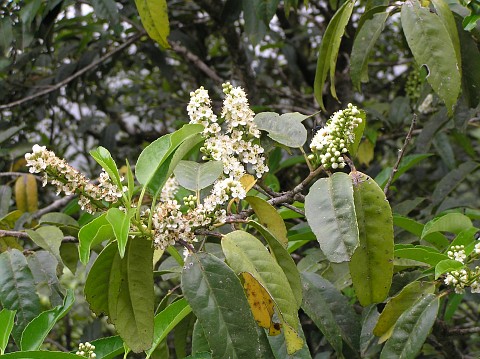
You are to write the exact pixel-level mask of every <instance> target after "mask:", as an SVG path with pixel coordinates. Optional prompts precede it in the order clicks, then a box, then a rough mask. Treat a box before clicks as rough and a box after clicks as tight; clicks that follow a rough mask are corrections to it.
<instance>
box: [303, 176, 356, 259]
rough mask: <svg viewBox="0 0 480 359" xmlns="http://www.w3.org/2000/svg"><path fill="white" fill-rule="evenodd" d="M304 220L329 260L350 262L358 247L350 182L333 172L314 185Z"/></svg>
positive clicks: (348, 179)
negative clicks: (305, 219)
mask: <svg viewBox="0 0 480 359" xmlns="http://www.w3.org/2000/svg"><path fill="white" fill-rule="evenodd" d="M305 216H306V217H307V220H308V224H309V225H310V227H311V228H312V231H313V233H315V236H316V237H317V240H318V243H320V248H321V249H322V252H323V253H324V254H325V256H326V257H327V258H328V260H329V261H331V262H335V263H340V262H347V261H349V260H350V258H351V257H352V255H353V253H354V252H355V249H356V248H357V247H358V243H359V239H358V238H359V237H358V236H359V232H358V225H357V218H356V214H355V204H354V198H353V186H352V180H351V178H350V177H349V176H348V175H347V174H345V173H342V172H336V173H334V174H333V175H332V176H330V177H327V178H320V179H319V180H318V181H317V182H315V183H314V184H313V185H312V187H311V188H310V191H309V192H308V194H307V196H306V197H305Z"/></svg>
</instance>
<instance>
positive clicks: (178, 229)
mask: <svg viewBox="0 0 480 359" xmlns="http://www.w3.org/2000/svg"><path fill="white" fill-rule="evenodd" d="M223 92H224V94H225V99H224V102H223V108H222V111H221V117H220V118H219V117H217V116H216V115H215V114H214V113H213V111H212V108H211V100H210V98H209V96H208V92H207V91H206V90H205V89H204V88H203V87H201V88H199V89H198V90H196V91H194V92H192V93H191V99H190V103H189V104H188V107H187V111H188V115H189V117H190V123H199V124H202V125H203V126H204V130H203V136H204V138H205V144H204V146H203V147H202V148H201V151H202V152H203V154H204V156H203V160H217V161H221V162H222V163H223V168H224V171H223V172H224V173H223V175H222V176H220V178H219V179H217V181H216V182H215V183H214V184H213V186H212V190H211V192H210V194H208V195H206V196H205V197H204V198H203V199H202V200H200V198H197V195H199V194H195V195H190V196H187V197H185V198H184V199H183V203H179V202H178V201H177V200H176V199H175V193H176V191H177V189H178V187H179V184H178V182H177V181H176V180H175V178H174V177H171V178H170V179H168V181H167V183H166V184H165V186H164V187H163V189H162V192H161V195H160V198H158V200H157V202H158V203H157V205H156V206H154V207H153V208H152V209H146V210H143V211H142V212H140V215H139V218H137V220H135V221H132V224H131V228H130V229H131V232H136V233H142V234H144V235H147V236H150V235H151V237H152V238H153V241H154V244H155V246H156V247H157V248H161V249H164V248H166V247H167V246H169V245H173V244H175V243H177V242H179V241H182V242H184V243H192V242H193V241H196V237H195V231H196V230H197V229H207V230H213V229H214V228H215V227H216V226H218V225H220V224H223V223H225V221H226V215H227V214H226V210H225V209H224V208H223V207H224V206H225V204H226V203H228V202H229V201H230V200H232V199H243V198H245V196H246V191H245V188H244V187H243V185H242V184H241V182H240V179H241V178H242V177H243V176H245V175H247V174H248V173H252V174H254V175H255V176H256V177H258V178H260V177H262V175H263V174H264V173H266V172H268V167H267V165H266V164H265V157H264V156H263V153H264V149H263V148H262V147H261V146H260V131H259V130H258V128H257V126H256V124H255V123H254V122H253V118H254V112H253V111H252V110H251V109H250V107H249V104H248V99H247V96H246V94H245V92H244V91H243V89H242V88H240V87H233V86H232V85H231V84H230V83H225V84H223ZM25 159H26V160H27V166H29V167H30V172H32V173H43V185H46V184H47V182H49V183H51V184H53V185H54V186H56V188H57V193H58V194H60V193H62V192H63V193H65V194H66V195H71V194H76V195H78V196H79V200H78V203H79V204H80V206H81V208H82V209H83V210H85V211H87V212H89V213H95V212H97V211H106V210H107V209H108V208H110V207H112V206H114V207H118V208H120V209H121V210H124V211H125V210H126V209H125V207H126V203H124V199H125V198H124V194H125V192H127V188H126V187H125V186H124V187H123V188H121V189H120V188H118V187H117V186H116V185H115V184H114V182H113V181H112V179H111V178H110V177H109V175H108V174H107V173H106V172H102V173H101V174H100V178H99V179H98V184H94V183H92V182H91V181H90V180H89V179H88V178H87V177H86V176H84V175H83V174H82V173H80V172H79V171H78V170H76V169H75V168H73V167H72V166H70V165H69V164H68V163H67V162H66V161H65V160H64V159H61V158H58V157H57V156H56V155H55V153H53V152H52V151H48V150H47V149H46V147H45V146H39V145H34V146H33V148H32V153H27V154H26V155H25ZM122 181H123V179H122ZM140 205H141V204H140ZM136 206H138V204H135V203H129V204H128V207H129V208H134V207H136Z"/></svg>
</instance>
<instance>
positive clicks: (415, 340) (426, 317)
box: [380, 294, 439, 359]
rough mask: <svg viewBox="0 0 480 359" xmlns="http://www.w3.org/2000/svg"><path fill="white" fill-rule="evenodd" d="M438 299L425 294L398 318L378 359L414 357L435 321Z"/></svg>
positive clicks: (408, 358) (406, 358)
mask: <svg viewBox="0 0 480 359" xmlns="http://www.w3.org/2000/svg"><path fill="white" fill-rule="evenodd" d="M438 306H439V299H438V298H437V297H435V296H434V295H433V294H427V295H426V296H424V297H423V298H421V299H420V300H419V301H417V302H416V303H415V304H414V305H413V306H412V307H411V308H410V309H409V310H407V311H405V312H404V313H403V314H402V315H401V316H400V318H398V321H397V324H396V325H395V329H394V330H393V333H392V336H391V337H390V339H389V340H388V341H387V343H386V344H385V346H384V347H383V350H382V353H381V354H380V359H388V358H398V359H410V358H415V357H416V356H417V354H418V352H419V351H420V349H421V348H422V346H423V343H424V342H425V339H426V338H427V336H428V334H429V332H430V329H431V328H432V326H433V324H434V323H435V319H436V317H437V312H438Z"/></svg>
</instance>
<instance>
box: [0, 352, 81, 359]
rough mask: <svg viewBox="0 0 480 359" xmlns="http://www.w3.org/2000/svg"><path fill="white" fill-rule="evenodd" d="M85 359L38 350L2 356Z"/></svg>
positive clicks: (26, 358) (13, 357)
mask: <svg viewBox="0 0 480 359" xmlns="http://www.w3.org/2000/svg"><path fill="white" fill-rule="evenodd" d="M4 358H5V359H82V358H83V359H85V357H84V356H80V355H76V354H72V353H65V352H47V351H45V350H37V351H31V352H15V353H8V354H4V355H2V359H4Z"/></svg>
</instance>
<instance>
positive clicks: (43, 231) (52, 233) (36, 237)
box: [26, 226, 63, 265]
mask: <svg viewBox="0 0 480 359" xmlns="http://www.w3.org/2000/svg"><path fill="white" fill-rule="evenodd" d="M26 232H27V233H28V236H29V237H30V238H31V239H32V241H34V242H35V243H36V244H37V245H38V246H39V247H42V248H43V249H45V250H47V251H49V252H50V253H52V254H53V256H54V257H55V258H56V259H57V261H58V263H59V264H60V265H61V264H62V263H63V262H62V257H61V256H60V246H61V245H62V241H63V232H62V231H61V230H60V229H58V227H55V226H44V227H40V228H38V229H37V230H35V231H33V230H31V229H27V230H26Z"/></svg>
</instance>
